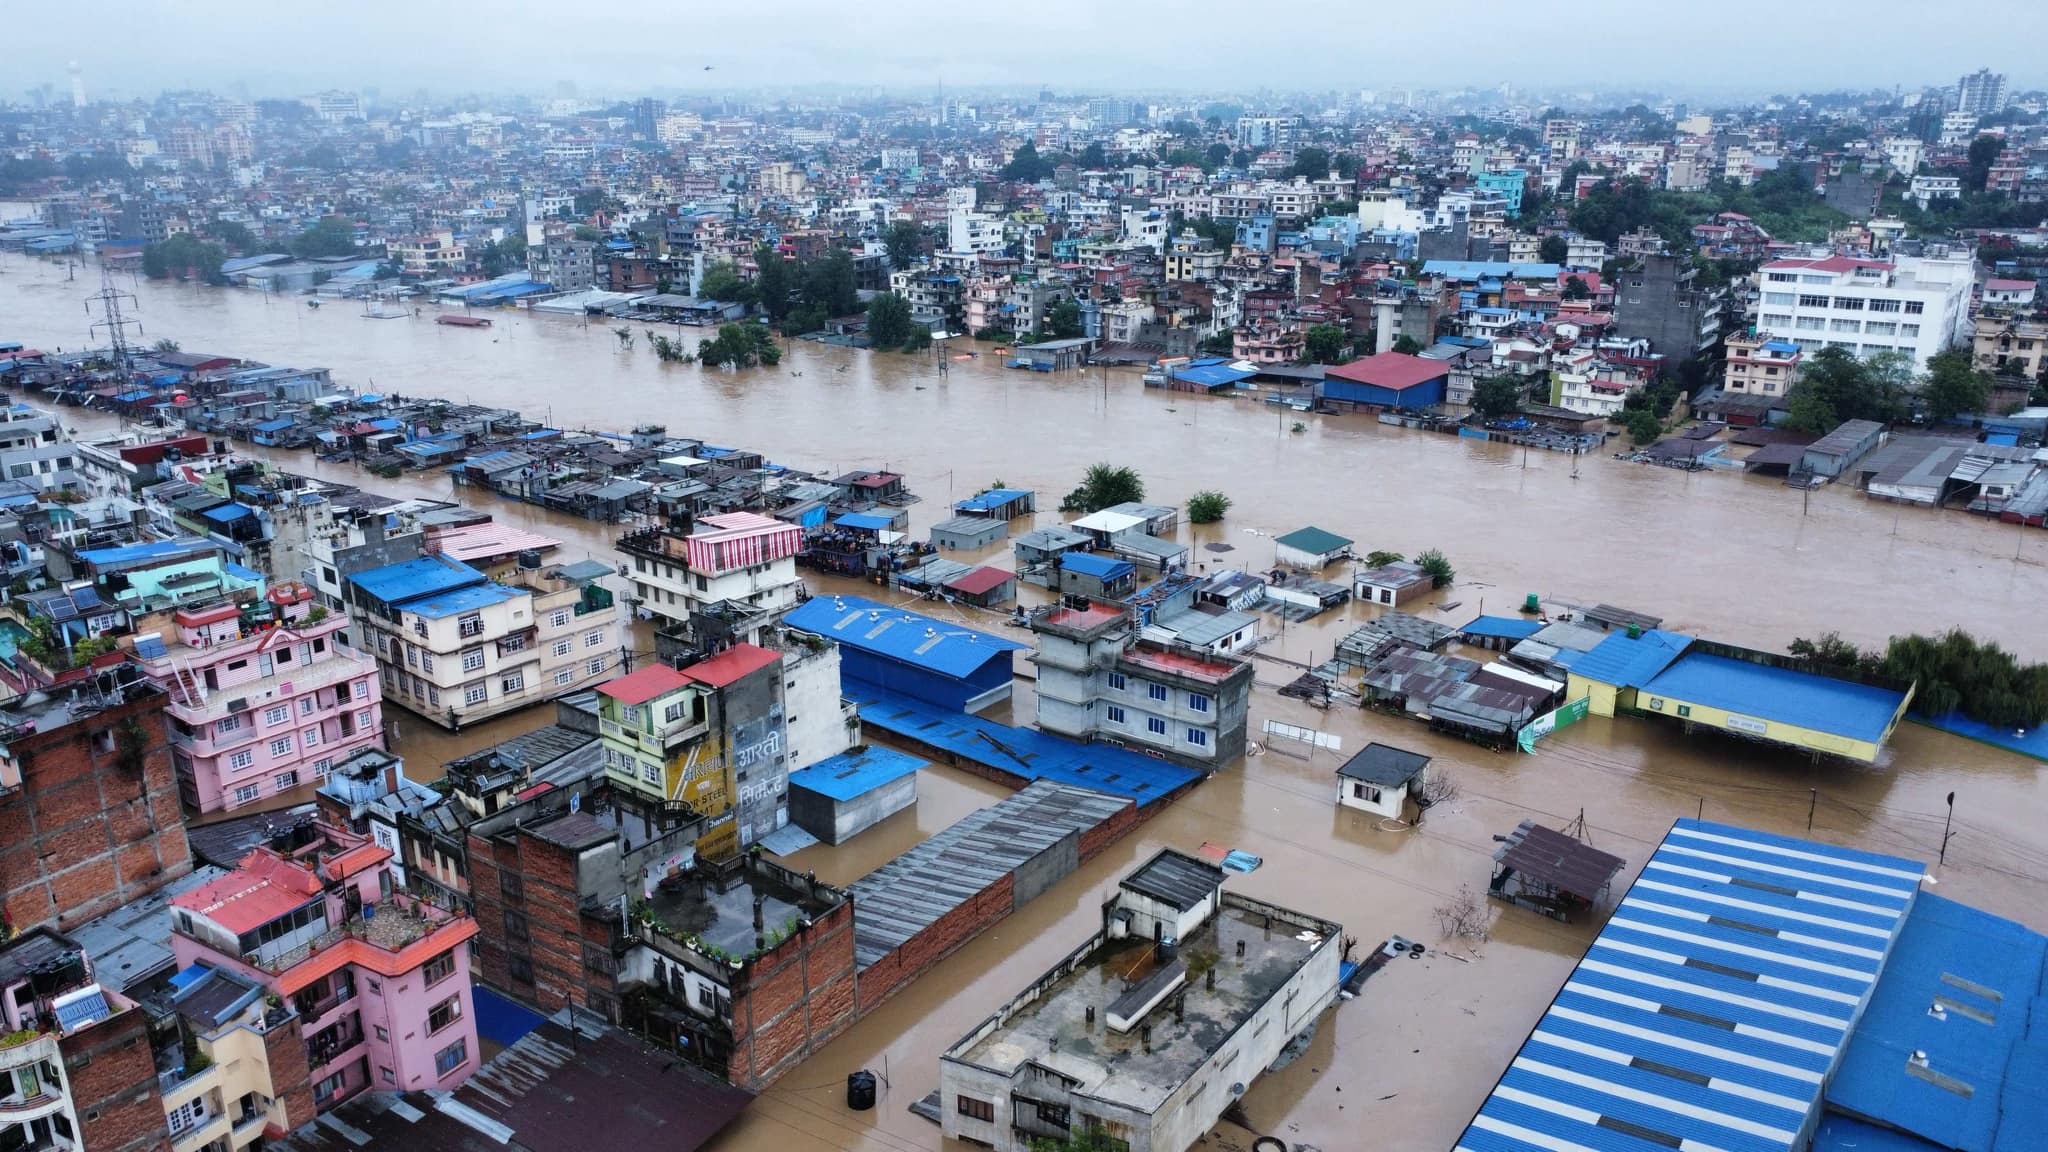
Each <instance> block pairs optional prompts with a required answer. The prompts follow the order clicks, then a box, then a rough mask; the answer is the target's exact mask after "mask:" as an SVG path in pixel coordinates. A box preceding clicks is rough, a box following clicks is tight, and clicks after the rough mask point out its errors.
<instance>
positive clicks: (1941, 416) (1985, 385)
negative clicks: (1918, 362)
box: [1920, 348, 1991, 422]
mask: <svg viewBox="0 0 2048 1152" xmlns="http://www.w3.org/2000/svg"><path fill="white" fill-rule="evenodd" d="M1920 399H1921V400H1922V401H1923V402H1925V403H1926V405H1927V414H1928V415H1929V416H1930V417H1932V418H1933V419H1934V420H1936V421H1937V422H1939V421H1943V420H1948V419H1951V418H1953V417H1956V416H1967V415H1969V414H1971V413H1973V412H1982V411H1983V410H1984V406H1985V405H1986V404H1988V403H1990V401H1991V382H1990V381H1989V380H1987V379H1985V378H1984V376H1983V375H1982V374H1981V373H1979V372H1978V371H1977V370H1976V369H1975V368H1973V367H1971V365H1970V354H1969V353H1968V352H1965V351H1963V350H1962V349H1960V348H1950V349H1947V350H1946V351H1942V352H1937V353H1935V354H1934V355H1933V356H1931V357H1929V358H1928V361H1927V378H1926V381H1925V382H1924V383H1923V384H1922V385H1921V388H1920Z"/></svg>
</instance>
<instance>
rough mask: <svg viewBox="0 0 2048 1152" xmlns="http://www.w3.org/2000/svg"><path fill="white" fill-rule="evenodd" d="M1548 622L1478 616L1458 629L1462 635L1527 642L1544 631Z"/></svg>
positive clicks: (1508, 617)
mask: <svg viewBox="0 0 2048 1152" xmlns="http://www.w3.org/2000/svg"><path fill="white" fill-rule="evenodd" d="M1545 626H1546V622H1545V621H1542V620H1532V619H1526V618H1523V617H1520V616H1478V617H1474V618H1473V620H1472V622H1471V623H1469V624H1467V625H1465V626H1464V627H1463V628H1460V629H1458V632H1459V634H1460V635H1464V636H1485V637H1489V638H1498V639H1502V640H1527V639H1528V638H1529V637H1531V636H1534V635H1535V634H1537V633H1538V632H1541V631H1543V629H1544V627H1545Z"/></svg>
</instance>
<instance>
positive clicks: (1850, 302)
mask: <svg viewBox="0 0 2048 1152" xmlns="http://www.w3.org/2000/svg"><path fill="white" fill-rule="evenodd" d="M1835 309H1836V310H1837V311H1841V312H1861V311H1863V297H1861V296H1837V297H1835Z"/></svg>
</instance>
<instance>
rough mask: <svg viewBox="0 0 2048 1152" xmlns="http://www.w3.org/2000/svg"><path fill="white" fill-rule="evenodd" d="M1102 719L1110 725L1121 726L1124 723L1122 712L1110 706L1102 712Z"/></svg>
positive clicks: (1112, 705) (1114, 706) (1120, 709)
mask: <svg viewBox="0 0 2048 1152" xmlns="http://www.w3.org/2000/svg"><path fill="white" fill-rule="evenodd" d="M1102 718H1103V719H1105V720H1107V721H1109V722H1110V723H1111V724H1121V723H1123V722H1124V710H1123V709H1122V708H1119V707H1117V706H1116V705H1114V704H1111V705H1109V706H1108V707H1106V708H1104V709H1103V710H1102Z"/></svg>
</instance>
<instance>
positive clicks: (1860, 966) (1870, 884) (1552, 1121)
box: [1457, 820, 1924, 1152]
mask: <svg viewBox="0 0 2048 1152" xmlns="http://www.w3.org/2000/svg"><path fill="white" fill-rule="evenodd" d="M1923 871H1924V869H1923V868H1922V867H1921V866H1920V865H1919V864H1916V863H1914V862H1913V861H1910V860H1901V859H1897V858H1894V857H1888V856H1879V855H1876V854H1874V853H1869V852H1859V851H1855V850H1853V849H1847V848H1836V847H1833V846H1831V845H1826V844H1818V843H1813V842H1810V841H1804V840H1794V839H1790V838H1787V837H1782V836H1772V835H1769V834H1767V833H1762V832H1753V831H1750V830H1748V829H1744V828H1734V827H1730V826H1728V825H1724V824H1710V823H1706V822H1703V821H1697V820H1680V821H1678V822H1677V823H1676V824H1675V825H1673V826H1672V829H1671V832H1670V833H1669V834H1668V835H1666V836H1665V838H1664V841H1663V843H1662V844H1660V845H1658V847H1657V850H1656V852H1655V853H1654V854H1652V856H1651V857H1650V860H1649V862H1648V863H1647V864H1645V865H1644V867H1643V871H1642V874H1641V875H1640V876H1638V877H1637V879H1636V882H1635V883H1634V884H1633V885H1631V886H1630V888H1629V890H1628V893H1627V895H1626V896H1624V897H1623V899H1622V901H1621V904H1620V906H1619V907H1617V908H1616V909H1615V910H1614V915H1613V916H1612V917H1611V918H1610V919H1609V920H1608V922H1607V926H1606V928H1605V929H1604V930H1603V931H1602V932H1601V933H1600V936H1599V937H1598V938H1597V939H1595V940H1594V941H1593V944H1592V946H1591V947H1590V948H1588V949H1587V951H1586V956H1585V959H1583V960H1581V961H1580V962H1579V965H1578V967H1577V968H1576V969H1575V970H1574V971H1573V972H1572V975H1571V978H1570V979H1569V980H1567V981H1566V982H1565V985H1564V988H1563V989H1562V990H1561V991H1559V993H1558V995H1557V998H1556V999H1555V1000H1553V1001H1552V1002H1551V1005H1550V1008H1549V1010H1548V1011H1546V1012H1545V1013H1544V1015H1543V1018H1542V1019H1541V1020H1539V1021H1537V1023H1536V1027H1535V1029H1534V1030H1533V1031H1531V1032H1530V1034H1529V1038H1528V1040H1527V1041H1526V1042H1525V1043H1524V1044H1523V1045H1522V1048H1521V1051H1520V1052H1518V1053H1517V1054H1516V1056H1515V1059H1514V1061H1513V1062H1512V1063H1510V1064H1509V1065H1508V1068H1507V1070H1506V1071H1505V1072H1504V1073H1503V1074H1502V1076H1501V1078H1500V1082H1499V1083H1498V1084H1496V1085H1495V1087H1494V1090H1493V1093H1492V1095H1490V1096H1488V1097H1487V1099H1486V1102H1485V1103H1484V1104H1483V1105H1481V1106H1480V1109H1479V1112H1478V1114H1477V1115H1476V1116H1474V1117H1473V1119H1472V1124H1471V1126H1470V1127H1468V1128H1467V1129H1466V1130H1465V1134H1464V1135H1463V1136H1462V1137H1461V1138H1460V1139H1459V1141H1458V1144H1457V1148H1458V1149H1459V1150H1460V1152H1548V1150H1555V1149H1562V1148H1591V1149H1603V1150H1605V1149H1613V1150H1616V1152H1622V1150H1634V1149H1645V1150H1647V1149H1656V1148H1660V1147H1664V1148H1671V1147H1679V1146H1680V1142H1681V1141H1684V1143H1685V1146H1686V1147H1692V1148H1709V1147H1711V1148H1718V1149H1725V1150H1727V1152H1791V1150H1792V1149H1794V1148H1796V1147H1798V1146H1800V1144H1801V1142H1802V1141H1801V1133H1802V1132H1803V1131H1805V1129H1806V1125H1807V1123H1808V1122H1809V1120H1810V1119H1811V1118H1812V1117H1813V1116H1814V1115H1815V1114H1817V1112H1818V1111H1819V1108H1820V1097H1821V1087H1822V1083H1823V1082H1824V1081H1825V1079H1826V1078H1827V1073H1828V1069H1829V1068H1830V1067H1831V1066H1832V1065H1833V1063H1834V1060H1835V1058H1836V1056H1837V1054H1838V1053H1839V1051H1840V1050H1841V1048H1842V1047H1843V1045H1845V1044H1846V1043H1847V1042H1848V1039H1849V1029H1850V1027H1851V1025H1852V1024H1853V1023H1854V1021H1855V1019H1856V1017H1857V1014H1858V1012H1859V1011H1860V1009H1861V1007H1862V1005H1863V1004H1864V1003H1865V1002H1866V1001H1867V1000H1868V999H1869V998H1870V995H1871V991H1872V989H1873V988H1874V987H1875V986H1876V984H1877V980H1878V972H1879V969H1880V968H1881V967H1882V966H1883V964H1884V957H1885V952H1886V949H1888V948H1889V947H1890V946H1891V944H1892V941H1893V940H1894V939H1895V938H1896V937H1897V936H1898V933H1899V930H1900V926H1901V925H1902V923H1903V922H1904V920H1905V917H1906V912H1907V910H1908V909H1909V908H1910V907H1911V906H1912V903H1913V899H1914V896H1915V895H1916V894H1917V893H1918V891H1919V887H1920V878H1921V876H1922V874H1923Z"/></svg>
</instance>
